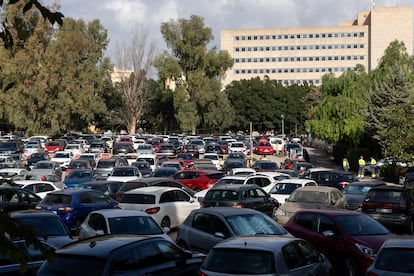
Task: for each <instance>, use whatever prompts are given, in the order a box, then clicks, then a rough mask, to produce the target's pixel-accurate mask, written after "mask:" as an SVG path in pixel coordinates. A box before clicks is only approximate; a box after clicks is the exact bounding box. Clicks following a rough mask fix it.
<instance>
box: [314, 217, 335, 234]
mask: <svg viewBox="0 0 414 276" xmlns="http://www.w3.org/2000/svg"><path fill="white" fill-rule="evenodd" d="M316 223H317V225H316V226H317V228H316V230H317V232H318V233H321V234H322V233H323V232H325V231H332V232H333V233H334V234H338V233H339V231H338V229H337V228H336V225H335V223H334V222H333V221H332V220H331V219H330V218H328V217H326V216H323V215H319V216H318V218H317V220H316Z"/></svg>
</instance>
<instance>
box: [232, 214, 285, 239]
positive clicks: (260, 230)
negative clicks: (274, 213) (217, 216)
mask: <svg viewBox="0 0 414 276" xmlns="http://www.w3.org/2000/svg"><path fill="white" fill-rule="evenodd" d="M226 220H227V222H228V224H229V225H230V227H231V229H232V230H233V232H234V233H235V234H236V235H237V236H246V235H259V234H263V235H284V234H286V233H287V232H286V231H285V230H284V229H283V228H282V227H281V226H280V225H279V224H277V223H275V222H274V221H273V220H272V219H270V218H268V217H267V216H266V215H259V214H252V215H236V216H229V217H226Z"/></svg>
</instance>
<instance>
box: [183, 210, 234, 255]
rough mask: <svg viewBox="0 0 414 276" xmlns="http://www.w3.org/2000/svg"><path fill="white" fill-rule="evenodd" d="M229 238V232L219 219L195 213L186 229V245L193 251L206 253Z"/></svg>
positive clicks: (210, 215) (211, 215)
mask: <svg viewBox="0 0 414 276" xmlns="http://www.w3.org/2000/svg"><path fill="white" fill-rule="evenodd" d="M229 236H230V233H229V230H228V229H227V227H226V226H225V224H224V223H223V221H222V220H221V219H220V218H219V217H217V216H215V215H213V214H207V213H203V212H197V213H195V214H194V216H193V219H192V221H191V225H189V226H188V228H187V235H186V238H187V240H186V243H187V245H188V246H189V247H190V249H191V250H193V251H201V252H205V253H207V252H208V251H210V249H211V248H212V247H213V246H214V245H216V244H217V243H219V242H221V241H222V240H224V239H226V238H228V237H229Z"/></svg>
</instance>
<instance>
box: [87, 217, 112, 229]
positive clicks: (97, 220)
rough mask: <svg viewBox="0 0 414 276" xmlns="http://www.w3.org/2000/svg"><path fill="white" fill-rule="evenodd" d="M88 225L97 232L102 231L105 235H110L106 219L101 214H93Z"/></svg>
mask: <svg viewBox="0 0 414 276" xmlns="http://www.w3.org/2000/svg"><path fill="white" fill-rule="evenodd" d="M88 225H89V226H90V227H91V228H92V229H94V230H95V231H96V230H102V231H103V232H104V234H107V233H108V231H107V227H106V221H105V218H104V217H103V216H102V215H101V214H96V213H94V214H91V215H90V217H89V221H88Z"/></svg>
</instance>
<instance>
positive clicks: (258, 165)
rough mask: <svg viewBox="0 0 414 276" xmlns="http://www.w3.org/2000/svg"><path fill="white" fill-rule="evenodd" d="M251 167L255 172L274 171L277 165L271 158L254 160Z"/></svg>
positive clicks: (277, 167)
mask: <svg viewBox="0 0 414 276" xmlns="http://www.w3.org/2000/svg"><path fill="white" fill-rule="evenodd" d="M252 168H253V169H254V170H255V171H256V172H274V171H276V170H277V169H279V165H278V164H277V163H276V162H274V161H271V160H256V161H255V162H254V163H253V164H252Z"/></svg>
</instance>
